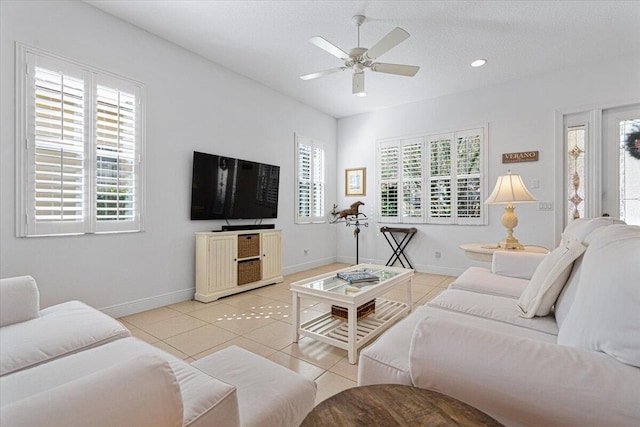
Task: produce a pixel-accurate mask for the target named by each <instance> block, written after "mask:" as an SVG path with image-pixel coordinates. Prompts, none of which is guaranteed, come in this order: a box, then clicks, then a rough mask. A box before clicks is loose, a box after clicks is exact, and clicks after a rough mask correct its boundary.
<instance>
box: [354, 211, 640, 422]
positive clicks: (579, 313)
mask: <svg viewBox="0 0 640 427" xmlns="http://www.w3.org/2000/svg"><path fill="white" fill-rule="evenodd" d="M612 222H613V221H611V220H610V219H606V218H597V219H592V220H577V221H574V223H572V224H571V225H570V226H568V227H567V229H566V230H565V233H564V235H563V244H561V245H560V247H559V248H558V249H556V250H554V251H553V252H552V253H551V254H549V255H542V256H538V255H533V254H525V253H517V252H511V251H509V252H506V251H505V252H496V254H495V255H494V258H493V263H492V269H491V270H489V269H484V268H480V267H472V268H470V269H468V270H467V271H465V272H464V273H463V274H462V275H461V276H460V277H459V278H458V279H457V280H456V281H455V282H454V283H452V284H451V286H450V287H449V289H447V290H446V291H444V292H443V293H441V294H440V295H439V296H438V297H436V298H435V299H434V300H432V301H431V302H430V303H428V304H427V305H425V306H421V307H418V308H417V309H416V310H415V311H414V312H413V313H411V314H410V315H409V316H408V317H407V318H405V319H403V320H402V321H401V322H399V323H397V324H396V325H394V326H393V327H392V328H390V329H389V330H388V331H387V332H386V333H385V334H383V335H382V336H381V337H380V338H379V339H378V340H377V341H376V342H375V343H374V344H372V345H371V346H369V347H367V348H366V349H365V350H363V351H362V352H361V355H360V360H359V371H358V383H359V385H367V384H383V383H400V384H409V385H414V386H417V387H422V388H427V389H431V390H435V391H439V392H442V393H444V394H448V395H450V396H452V397H454V398H457V399H459V400H461V401H464V402H466V403H468V404H470V405H472V406H475V407H476V408H478V409H480V410H482V411H484V412H486V413H487V414H489V415H491V416H492V417H494V418H496V419H497V420H498V421H500V422H502V423H504V424H505V425H509V426H511V425H513V426H541V425H544V426H569V425H571V426H574V425H576V426H577V425H580V426H602V425H616V426H638V425H640V400H639V399H640V398H639V396H640V272H638V267H637V263H638V261H639V260H640V227H636V226H628V225H623V224H612ZM578 245H580V246H583V248H582V249H581V248H580V247H579V246H578ZM584 247H586V251H585V252H584V253H583V254H582V255H579V256H578V257H577V259H575V262H567V259H566V258H567V256H563V255H566V254H565V253H568V252H570V251H573V252H572V253H573V255H574V256H575V255H576V254H578V253H579V252H581V251H583V250H584ZM558 260H559V261H558ZM551 261H556V262H551ZM562 263H564V264H563V265H564V267H565V268H561V266H560V264H562ZM551 270H555V271H553V274H551V275H550V274H549V273H550V272H551ZM547 288H548V289H547ZM545 299H546V301H544V300H545ZM533 302H535V304H533V305H536V307H534V308H535V310H528V309H530V308H531V307H532V305H531V304H532V303H533ZM551 306H553V310H552V311H551V312H548V311H549V310H550V309H551ZM527 310H528V311H527ZM545 312H548V314H546V315H543V314H544V313H545Z"/></svg>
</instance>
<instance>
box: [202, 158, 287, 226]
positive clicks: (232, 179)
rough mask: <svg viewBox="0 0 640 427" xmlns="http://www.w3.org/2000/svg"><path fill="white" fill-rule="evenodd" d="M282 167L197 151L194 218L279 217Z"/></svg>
mask: <svg viewBox="0 0 640 427" xmlns="http://www.w3.org/2000/svg"><path fill="white" fill-rule="evenodd" d="M279 182H280V166H274V165H267V164H264V163H257V162H250V161H247V160H240V159H234V158H232V157H222V156H216V155H213V154H206V153H200V152H198V151H194V152H193V179H192V182H191V184H192V185H191V219H192V220H199V219H258V218H277V216H278V185H279Z"/></svg>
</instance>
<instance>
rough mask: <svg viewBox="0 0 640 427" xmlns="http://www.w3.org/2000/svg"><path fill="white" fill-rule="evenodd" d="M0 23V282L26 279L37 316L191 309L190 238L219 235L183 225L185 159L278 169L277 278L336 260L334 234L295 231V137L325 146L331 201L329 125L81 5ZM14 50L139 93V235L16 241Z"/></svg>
mask: <svg viewBox="0 0 640 427" xmlns="http://www.w3.org/2000/svg"><path fill="white" fill-rule="evenodd" d="M0 16H1V21H0V31H1V33H0V39H1V46H0V48H1V52H0V53H1V55H2V56H1V58H0V59H1V64H0V71H1V82H0V85H1V86H0V88H1V90H0V93H1V95H0V119H1V122H2V129H1V133H0V155H1V163H0V167H1V172H0V173H1V175H0V177H1V187H0V189H1V193H0V201H1V209H0V215H1V225H0V233H1V236H0V276H1V277H9V276H14V275H23V274H30V275H32V276H34V277H35V278H36V280H37V282H38V284H39V286H40V292H41V300H42V305H43V306H45V307H46V306H49V305H51V304H54V303H58V302H61V301H66V300H70V299H79V300H83V301H85V302H86V303H88V304H90V305H93V306H95V307H98V308H109V307H110V308H109V309H108V310H107V311H108V312H109V313H110V314H114V315H117V316H119V315H124V314H129V313H132V312H136V311H141V310H143V309H148V308H153V307H156V306H160V305H164V304H168V303H170V302H175V301H181V300H186V299H190V298H191V297H192V296H193V287H194V235H193V233H194V232H196V231H206V230H212V229H219V228H220V225H221V224H222V223H221V222H216V221H204V222H202V221H195V222H192V221H190V219H189V204H190V197H191V188H190V186H191V161H192V153H193V151H194V150H198V151H203V152H208V153H214V154H222V155H228V156H232V157H238V158H243V159H247V160H254V161H259V162H265V163H270V164H276V165H280V166H281V176H280V201H279V215H278V219H277V220H276V221H275V224H276V227H277V228H281V229H282V230H283V251H284V262H283V264H284V267H285V272H293V271H298V270H302V269H306V268H308V267H310V266H313V265H321V264H325V263H327V262H332V261H334V260H335V256H336V246H335V235H336V229H335V227H333V226H330V225H321V226H318V225H315V226H302V225H300V226H298V225H295V224H294V222H293V219H294V206H293V205H294V182H293V178H294V167H293V165H294V157H293V156H294V139H293V138H294V132H298V133H300V134H303V135H305V136H308V137H311V138H314V139H318V140H320V141H323V142H324V143H325V145H326V148H327V160H328V161H327V165H328V170H327V177H328V183H327V191H328V192H327V200H334V199H335V188H336V182H335V176H336V172H335V171H336V169H335V161H334V159H335V157H336V151H335V147H336V120H335V119H334V118H332V117H330V116H328V115H325V114H322V113H320V112H318V111H316V110H313V109H312V108H310V107H307V106H305V105H302V104H300V103H298V102H296V101H294V100H292V99H290V98H287V97H285V96H283V95H281V94H279V93H276V92H274V91H273V90H271V89H269V88H266V87H264V86H262V85H259V84H258V83H256V82H254V81H251V80H248V79H246V78H244V77H241V76H238V75H237V74H234V73H232V72H230V71H229V70H227V69H225V68H223V67H220V66H218V65H216V64H213V63H211V62H209V61H207V60H205V59H203V58H201V57H199V56H197V55H194V54H192V53H190V52H188V51H186V50H184V49H182V48H179V47H177V46H175V45H173V44H170V43H168V42H166V41H164V40H162V39H160V38H157V37H155V36H152V35H151V34H149V33H147V32H145V31H142V30H140V29H138V28H136V27H134V26H132V25H129V24H127V23H124V22H123V21H120V20H118V19H116V18H114V17H112V16H110V15H107V14H105V13H104V12H102V11H100V10H98V9H95V8H93V7H92V6H89V5H87V4H85V3H82V2H67V1H63V2H57V1H56V2H54V1H42V2H36V1H29V2H14V1H4V0H3V1H2V2H0ZM16 41H18V42H21V43H24V44H27V45H30V46H35V47H39V48H42V49H45V50H47V51H49V52H51V53H55V54H58V55H61V56H63V57H67V58H70V59H74V60H76V61H79V62H82V63H86V64H89V65H92V66H95V67H99V68H102V69H104V70H107V71H110V72H114V73H117V74H121V75H123V76H127V77H130V78H133V79H136V80H139V81H142V82H144V83H145V84H146V95H147V98H146V100H147V110H146V120H147V121H146V179H147V181H146V182H147V185H146V218H145V223H146V230H145V231H144V232H142V233H133V234H116V235H87V236H72V237H40V238H16V237H15V129H14V123H15V114H14V110H15V103H14V96H15V91H14V82H15V42H16ZM266 222H269V221H266ZM236 223H237V221H236ZM304 248H312V249H311V250H310V252H309V254H308V255H306V256H305V255H304V252H303V249H304Z"/></svg>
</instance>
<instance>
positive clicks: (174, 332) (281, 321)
mask: <svg viewBox="0 0 640 427" xmlns="http://www.w3.org/2000/svg"><path fill="white" fill-rule="evenodd" d="M346 266H347V264H337V263H336V264H330V265H326V266H323V267H318V268H314V269H311V270H307V271H303V272H299V273H295V274H291V275H288V276H285V278H284V282H282V283H279V284H276V285H270V286H265V287H262V288H258V289H254V290H251V291H247V292H243V293H241V294H236V295H232V296H229V297H226V298H222V299H219V300H217V301H215V302H211V303H208V304H203V303H200V302H197V301H184V302H180V303H177V304H172V305H168V306H166V307H161V308H156V309H154V310H149V311H145V312H142V313H138V314H133V315H131V316H125V317H122V318H120V319H118V320H120V321H121V322H122V323H123V324H124V325H125V326H126V327H127V328H129V330H131V333H132V334H133V335H134V336H136V337H138V338H140V339H142V340H144V341H146V342H148V343H150V344H152V345H154V346H156V347H158V348H160V349H162V350H165V351H167V352H169V353H171V354H173V355H175V356H177V357H180V358H182V359H184V360H186V361H188V362H192V361H194V360H197V359H200V358H202V357H205V356H207V355H209V354H211V353H215V352H216V351H218V350H222V349H223V348H225V347H228V346H230V345H237V346H239V347H242V348H245V349H247V350H249V351H251V352H253V353H256V354H258V355H260V356H262V357H266V358H267V359H269V360H272V361H273V362H276V363H278V364H280V365H282V366H285V367H287V368H289V369H291V370H293V371H295V372H298V373H300V374H301V375H303V376H305V377H306V378H309V379H310V380H313V381H315V382H316V384H317V385H318V392H317V397H316V404H317V403H319V402H321V401H323V400H324V399H326V398H328V397H330V396H332V395H334V394H336V393H339V392H340V391H342V390H345V389H347V388H350V387H355V386H356V385H357V383H356V382H357V379H358V378H357V377H358V367H357V365H350V364H349V362H348V360H347V352H346V351H345V350H342V349H338V348H336V347H333V346H331V345H328V344H324V343H321V342H318V341H315V340H313V339H310V338H302V339H301V340H300V342H298V343H297V344H293V343H292V342H291V335H292V331H291V292H290V291H289V284H290V283H291V282H295V281H297V280H301V279H304V278H306V277H311V276H314V275H317V274H322V273H326V272H330V271H332V270H337V269H339V268H344V267H346ZM453 279H454V277H450V276H439V275H433V274H423V273H416V275H415V276H414V278H413V301H414V302H415V304H414V305H422V304H424V303H425V302H427V301H429V300H430V299H432V298H433V297H435V296H436V295H438V294H439V293H440V292H442V291H443V290H444V289H446V288H447V286H449V284H450V283H451V282H452V281H453ZM387 295H388V296H389V297H390V298H395V299H399V300H401V301H404V300H405V298H406V295H405V291H404V289H397V290H392V291H391V292H389V293H388V294H387ZM302 304H303V307H304V312H303V314H302V319H301V320H302V321H305V320H306V319H310V318H312V317H314V316H316V315H318V314H320V313H322V312H324V311H327V310H329V309H330V307H329V306H328V305H327V304H323V303H318V302H317V301H311V300H306V299H303V300H302Z"/></svg>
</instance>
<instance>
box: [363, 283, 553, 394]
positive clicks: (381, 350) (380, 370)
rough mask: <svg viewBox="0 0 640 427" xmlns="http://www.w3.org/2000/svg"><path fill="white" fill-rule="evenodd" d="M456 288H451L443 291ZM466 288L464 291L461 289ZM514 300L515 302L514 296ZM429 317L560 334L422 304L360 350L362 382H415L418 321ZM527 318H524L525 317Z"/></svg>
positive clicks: (509, 331) (512, 331)
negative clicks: (412, 369)
mask: <svg viewBox="0 0 640 427" xmlns="http://www.w3.org/2000/svg"><path fill="white" fill-rule="evenodd" d="M447 292H452V291H450V290H447V291H445V292H443V293H447ZM460 292H462V291H460ZM511 302H512V304H514V303H515V302H514V301H513V300H511ZM426 317H433V318H437V319H447V320H452V321H455V322H458V323H461V324H463V325H469V326H477V327H480V328H484V329H487V330H490V331H495V332H500V333H503V334H506V335H509V336H517V337H524V338H530V339H533V340H537V341H544V342H550V343H555V342H556V336H555V335H552V334H547V333H543V332H540V331H537V330H534V329H528V328H521V327H518V326H515V325H512V324H509V323H504V322H498V321H495V320H491V319H487V318H481V317H476V316H470V315H467V314H463V313H460V312H456V311H450V310H446V309H442V308H439V307H437V306H419V307H417V308H416V309H415V310H414V311H413V312H412V313H411V314H410V315H409V316H408V317H406V318H404V319H402V320H401V321H400V322H398V323H396V324H395V325H393V326H391V328H390V329H389V330H388V331H386V332H385V333H383V334H382V335H381V336H380V337H379V338H378V339H377V340H376V341H375V342H374V343H373V344H371V345H369V346H368V347H366V348H365V349H364V350H362V351H361V352H360V359H359V361H358V385H369V384H407V385H413V383H412V381H411V375H410V373H409V353H410V347H411V340H412V337H413V332H414V330H415V328H416V325H417V324H418V323H419V322H420V321H421V320H422V319H424V318H426ZM521 320H524V319H521Z"/></svg>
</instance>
